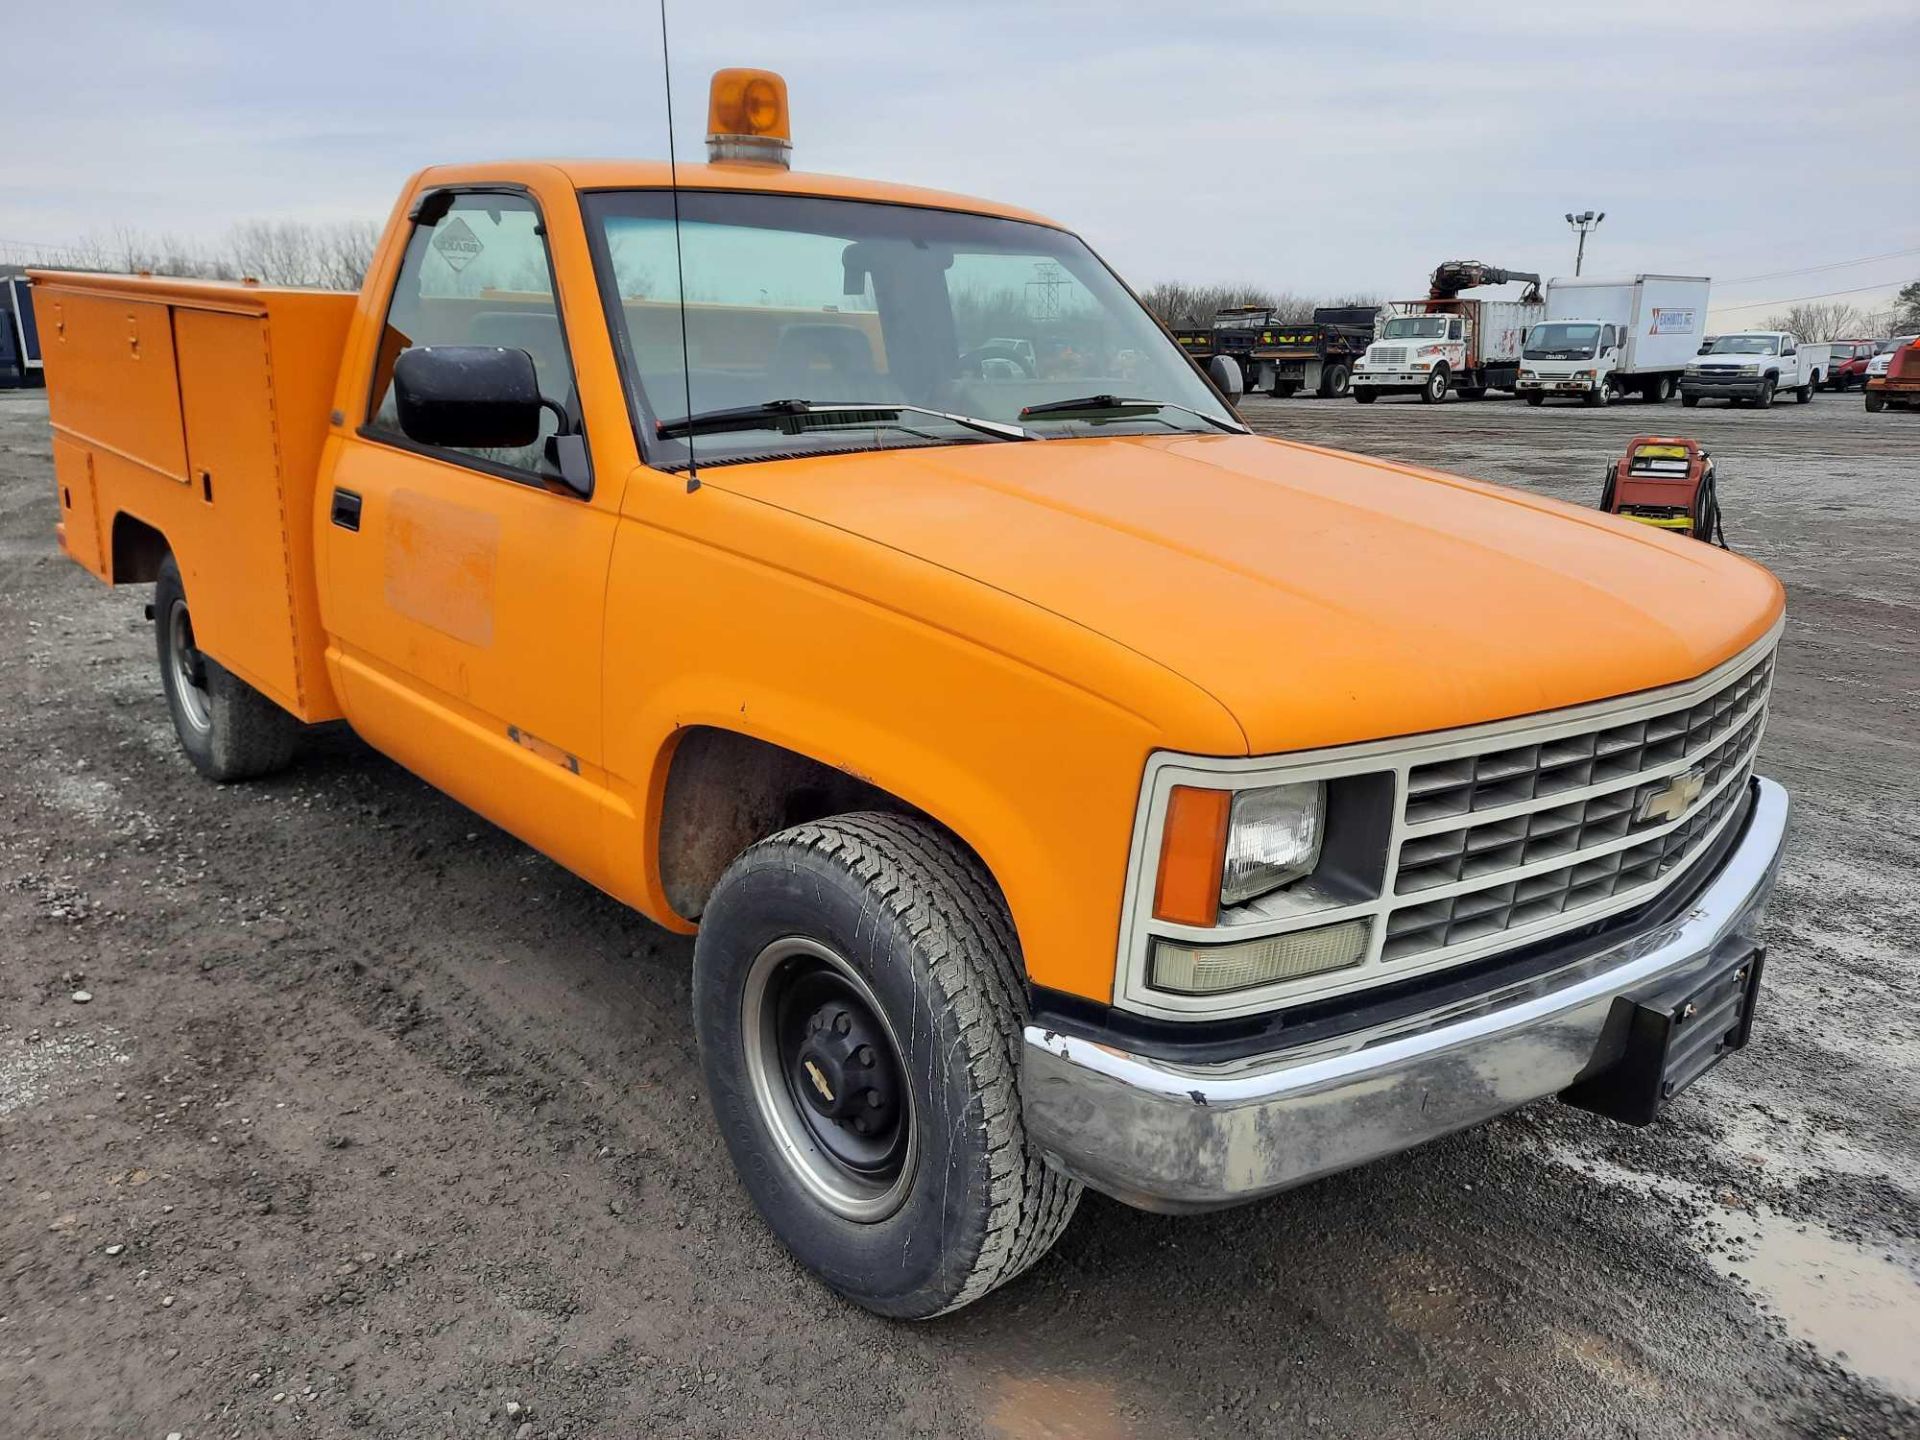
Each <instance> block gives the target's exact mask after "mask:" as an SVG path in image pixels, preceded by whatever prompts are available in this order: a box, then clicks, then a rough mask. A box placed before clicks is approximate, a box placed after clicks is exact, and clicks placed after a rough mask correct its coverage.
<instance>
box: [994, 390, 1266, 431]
mask: <svg viewBox="0 0 1920 1440" xmlns="http://www.w3.org/2000/svg"><path fill="white" fill-rule="evenodd" d="M1149 410H1178V411H1179V412H1180V413H1181V414H1183V415H1191V416H1193V417H1194V418H1195V419H1196V420H1204V421H1206V422H1207V424H1209V425H1211V426H1213V428H1214V429H1216V430H1224V431H1226V432H1227V433H1228V434H1229V435H1246V434H1250V433H1251V432H1250V431H1249V430H1248V429H1247V427H1246V426H1244V425H1235V424H1234V423H1232V422H1231V421H1228V420H1222V419H1220V418H1219V417H1218V416H1216V415H1209V414H1207V412H1206V411H1204V410H1196V409H1194V408H1193V407H1192V406H1191V405H1176V404H1174V403H1173V401H1171V400H1136V399H1130V398H1128V397H1127V396H1124V395H1082V396H1081V397H1080V398H1079V399H1077V400H1047V401H1044V402H1042V403H1041V404H1039V405H1029V406H1027V408H1026V409H1024V410H1022V411H1021V412H1020V418H1021V419H1022V420H1045V419H1047V418H1049V417H1058V416H1061V415H1125V414H1128V413H1130V412H1136V411H1137V412H1141V413H1145V412H1146V411H1149Z"/></svg>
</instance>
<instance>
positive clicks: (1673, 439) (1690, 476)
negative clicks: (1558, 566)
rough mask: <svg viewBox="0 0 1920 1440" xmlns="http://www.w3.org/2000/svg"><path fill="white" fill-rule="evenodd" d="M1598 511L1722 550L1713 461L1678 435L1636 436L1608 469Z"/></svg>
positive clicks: (1694, 443) (1723, 540)
mask: <svg viewBox="0 0 1920 1440" xmlns="http://www.w3.org/2000/svg"><path fill="white" fill-rule="evenodd" d="M1600 508H1601V509H1602V510H1605V511H1606V512H1607V513H1608V514H1610V515H1624V516H1626V517H1627V518H1628V519H1629V520H1638V521H1640V523H1641V524H1643V525H1657V526H1659V527H1660V528H1661V529H1662V530H1678V531H1681V532H1682V533H1684V534H1688V535H1691V536H1693V538H1694V539H1696V540H1705V541H1706V542H1707V543H1708V544H1712V543H1714V542H1715V541H1718V542H1719V543H1720V545H1721V547H1722V548H1725V546H1726V543H1727V542H1726V537H1725V536H1724V535H1722V534H1721V531H1720V500H1719V497H1718V496H1717V495H1715V493H1714V486H1713V457H1712V456H1711V455H1709V454H1708V453H1707V451H1706V447H1704V446H1703V445H1701V443H1700V442H1699V441H1698V440H1688V439H1685V438H1683V437H1682V436H1678V435H1636V436H1634V437H1633V439H1631V440H1630V441H1628V442H1627V453H1626V454H1624V455H1622V456H1621V457H1620V458H1619V459H1618V460H1616V461H1614V462H1613V464H1612V465H1611V466H1609V467H1608V469H1607V483H1606V487H1605V488H1604V489H1603V490H1602V491H1601V492H1600Z"/></svg>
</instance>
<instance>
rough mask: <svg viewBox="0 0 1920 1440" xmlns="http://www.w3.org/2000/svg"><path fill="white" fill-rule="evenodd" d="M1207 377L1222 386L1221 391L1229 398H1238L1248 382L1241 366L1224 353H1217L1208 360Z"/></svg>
mask: <svg viewBox="0 0 1920 1440" xmlns="http://www.w3.org/2000/svg"><path fill="white" fill-rule="evenodd" d="M1207 378H1208V379H1209V380H1211V381H1213V383H1214V384H1215V385H1217V386H1218V387H1219V388H1220V393H1221V394H1222V395H1224V396H1226V397H1227V399H1229V400H1238V399H1239V398H1240V396H1241V395H1242V394H1243V393H1244V392H1245V391H1246V388H1247V382H1246V379H1245V377H1244V376H1242V375H1241V373H1240V367H1239V365H1237V364H1236V363H1234V362H1233V361H1232V360H1229V359H1228V358H1227V357H1226V356H1224V355H1216V356H1214V357H1213V358H1212V359H1211V360H1209V361H1207Z"/></svg>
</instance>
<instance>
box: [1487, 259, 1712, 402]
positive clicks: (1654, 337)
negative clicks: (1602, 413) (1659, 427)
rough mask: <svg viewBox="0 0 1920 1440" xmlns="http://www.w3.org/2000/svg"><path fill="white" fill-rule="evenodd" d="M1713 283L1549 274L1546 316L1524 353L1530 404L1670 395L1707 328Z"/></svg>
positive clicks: (1692, 278)
mask: <svg viewBox="0 0 1920 1440" xmlns="http://www.w3.org/2000/svg"><path fill="white" fill-rule="evenodd" d="M1707 288H1708V281H1707V279H1706V277H1705V276H1703V275H1635V276H1633V277H1632V278H1630V279H1626V280H1589V279H1580V278H1575V279H1555V280H1549V281H1548V282H1547V302H1546V305H1547V308H1546V314H1545V316H1544V317H1543V318H1542V319H1541V320H1540V322H1539V323H1538V324H1536V325H1535V326H1533V328H1532V329H1530V330H1529V331H1528V332H1527V338H1526V343H1525V345H1524V347H1523V349H1522V351H1521V355H1520V380H1519V385H1520V393H1521V395H1523V396H1525V397H1526V401H1527V403H1528V404H1529V405H1539V404H1542V403H1543V402H1545V401H1546V400H1547V399H1548V397H1550V396H1565V397H1567V398H1569V399H1575V400H1579V401H1580V402H1581V403H1582V404H1586V405H1605V404H1606V403H1607V402H1608V401H1609V400H1611V399H1613V397H1615V396H1616V395H1627V394H1634V395H1638V396H1639V397H1640V398H1641V399H1643V400H1646V401H1649V402H1651V403H1653V404H1656V405H1658V404H1661V403H1664V402H1665V401H1668V400H1671V399H1672V398H1673V392H1674V391H1675V389H1677V388H1678V386H1679V383H1680V376H1681V374H1682V373H1683V372H1684V371H1685V370H1686V368H1687V364H1688V362H1689V361H1690V360H1692V359H1693V357H1694V355H1695V354H1696V353H1697V352H1698V351H1699V349H1700V346H1701V342H1702V339H1703V337H1704V334H1705V330H1706V322H1707Z"/></svg>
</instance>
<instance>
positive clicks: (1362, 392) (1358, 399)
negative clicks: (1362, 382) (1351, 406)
mask: <svg viewBox="0 0 1920 1440" xmlns="http://www.w3.org/2000/svg"><path fill="white" fill-rule="evenodd" d="M1379 398H1380V397H1379V396H1378V395H1377V394H1376V393H1375V392H1374V391H1373V390H1372V389H1370V388H1368V387H1366V386H1362V387H1361V388H1359V389H1358V390H1355V391H1354V392H1353V400H1354V403H1355V404H1356V405H1371V404H1372V403H1373V402H1374V401H1375V400H1377V399H1379Z"/></svg>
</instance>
